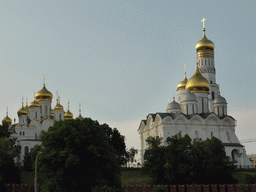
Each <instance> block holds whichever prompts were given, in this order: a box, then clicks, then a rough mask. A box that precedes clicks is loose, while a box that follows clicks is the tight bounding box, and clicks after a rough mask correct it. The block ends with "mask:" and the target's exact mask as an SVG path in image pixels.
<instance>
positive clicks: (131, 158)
mask: <svg viewBox="0 0 256 192" xmlns="http://www.w3.org/2000/svg"><path fill="white" fill-rule="evenodd" d="M136 154H138V149H134V147H132V148H130V149H129V150H128V151H126V162H129V161H130V162H132V163H133V161H134V158H135V155H136ZM126 165H127V164H126Z"/></svg>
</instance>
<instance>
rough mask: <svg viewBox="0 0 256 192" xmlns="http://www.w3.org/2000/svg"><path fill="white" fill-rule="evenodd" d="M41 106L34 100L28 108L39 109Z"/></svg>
mask: <svg viewBox="0 0 256 192" xmlns="http://www.w3.org/2000/svg"><path fill="white" fill-rule="evenodd" d="M40 107H41V105H40V103H39V102H37V101H36V100H34V101H32V102H31V103H30V104H29V108H40Z"/></svg>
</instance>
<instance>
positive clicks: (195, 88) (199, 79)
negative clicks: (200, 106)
mask: <svg viewBox="0 0 256 192" xmlns="http://www.w3.org/2000/svg"><path fill="white" fill-rule="evenodd" d="M186 90H187V91H190V92H192V93H195V92H202V93H209V90H210V84H209V82H208V80H207V79H206V78H204V77H203V75H202V74H201V73H200V71H199V68H198V64H197V65H196V71H195V73H194V75H193V76H192V77H191V78H190V79H189V80H188V82H187V84H186Z"/></svg>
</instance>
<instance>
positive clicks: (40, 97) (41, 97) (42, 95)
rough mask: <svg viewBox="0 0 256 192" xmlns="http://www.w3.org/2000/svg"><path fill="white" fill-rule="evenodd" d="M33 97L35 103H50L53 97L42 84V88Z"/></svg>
mask: <svg viewBox="0 0 256 192" xmlns="http://www.w3.org/2000/svg"><path fill="white" fill-rule="evenodd" d="M35 97H36V100H37V101H45V100H46V101H51V100H52V97H53V96H52V93H51V92H50V91H48V90H47V89H46V87H45V84H44V86H43V88H42V89H41V90H40V91H38V92H37V93H36V95H35Z"/></svg>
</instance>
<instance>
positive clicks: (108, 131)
mask: <svg viewBox="0 0 256 192" xmlns="http://www.w3.org/2000/svg"><path fill="white" fill-rule="evenodd" d="M100 127H101V128H102V130H104V131H105V135H106V136H107V138H108V140H109V143H110V144H111V145H112V146H113V147H114V149H115V150H116V155H117V158H118V162H119V165H124V164H125V163H126V150H125V148H126V146H125V137H124V136H123V135H121V134H120V132H119V131H118V130H117V128H114V129H112V128H110V127H109V126H108V125H107V124H103V125H100Z"/></svg>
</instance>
